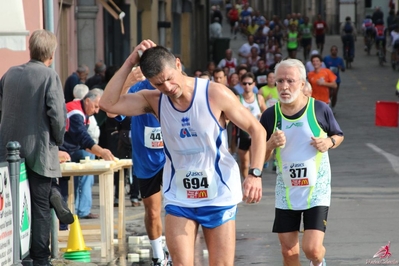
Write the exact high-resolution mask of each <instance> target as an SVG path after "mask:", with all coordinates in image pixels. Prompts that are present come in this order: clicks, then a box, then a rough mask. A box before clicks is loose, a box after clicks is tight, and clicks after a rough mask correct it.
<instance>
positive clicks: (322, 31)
mask: <svg viewBox="0 0 399 266" xmlns="http://www.w3.org/2000/svg"><path fill="white" fill-rule="evenodd" d="M326 31H327V23H326V22H325V21H324V20H323V19H322V18H321V14H318V15H317V20H316V21H315V22H314V23H313V35H314V36H315V38H316V46H317V50H319V51H320V55H322V54H323V48H324V41H325V36H326Z"/></svg>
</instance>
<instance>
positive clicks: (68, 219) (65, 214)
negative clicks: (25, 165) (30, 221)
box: [50, 188, 74, 224]
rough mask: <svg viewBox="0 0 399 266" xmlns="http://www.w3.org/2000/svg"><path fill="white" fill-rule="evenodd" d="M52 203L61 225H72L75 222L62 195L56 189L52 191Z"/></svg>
mask: <svg viewBox="0 0 399 266" xmlns="http://www.w3.org/2000/svg"><path fill="white" fill-rule="evenodd" d="M50 203H51V207H53V208H54V211H55V214H56V215H57V217H58V220H60V222H61V223H63V224H71V223H73V222H74V218H73V215H72V213H71V211H70V210H69V208H68V206H67V204H66V202H65V201H64V200H63V199H62V196H61V193H60V192H59V191H58V190H57V189H56V188H52V189H51V195H50Z"/></svg>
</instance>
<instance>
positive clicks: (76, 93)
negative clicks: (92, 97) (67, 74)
mask: <svg viewBox="0 0 399 266" xmlns="http://www.w3.org/2000/svg"><path fill="white" fill-rule="evenodd" d="M88 92H89V87H87V86H86V85H85V84H78V85H76V86H75V87H74V88H73V97H75V99H80V100H82V99H83V98H84V97H85V96H86V94H87V93H88Z"/></svg>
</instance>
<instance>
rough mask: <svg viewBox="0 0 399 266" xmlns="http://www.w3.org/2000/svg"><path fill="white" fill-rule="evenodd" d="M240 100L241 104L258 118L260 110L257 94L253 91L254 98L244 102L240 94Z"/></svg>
mask: <svg viewBox="0 0 399 266" xmlns="http://www.w3.org/2000/svg"><path fill="white" fill-rule="evenodd" d="M240 100H241V103H242V105H244V107H245V108H247V109H248V110H249V111H250V112H251V114H252V115H253V116H255V118H256V119H258V120H259V118H260V115H261V114H262V111H261V110H260V106H259V102H258V95H256V94H255V93H254V100H253V102H251V103H248V102H246V101H245V99H244V97H243V96H242V95H240Z"/></svg>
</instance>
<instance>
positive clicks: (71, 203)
mask: <svg viewBox="0 0 399 266" xmlns="http://www.w3.org/2000/svg"><path fill="white" fill-rule="evenodd" d="M74 179H75V177H74V176H70V177H69V181H68V194H69V196H68V208H69V209H70V210H71V212H72V213H75V186H74Z"/></svg>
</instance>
